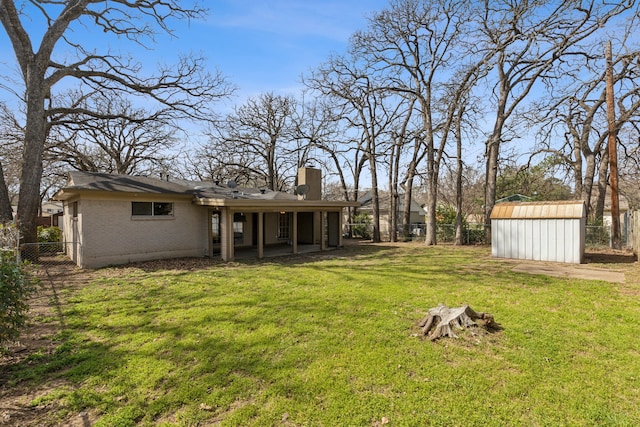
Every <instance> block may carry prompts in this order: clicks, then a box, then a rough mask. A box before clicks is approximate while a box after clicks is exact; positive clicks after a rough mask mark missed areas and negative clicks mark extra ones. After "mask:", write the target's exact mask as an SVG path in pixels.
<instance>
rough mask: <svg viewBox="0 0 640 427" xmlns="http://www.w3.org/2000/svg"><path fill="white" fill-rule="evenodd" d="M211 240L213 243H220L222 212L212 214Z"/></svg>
mask: <svg viewBox="0 0 640 427" xmlns="http://www.w3.org/2000/svg"><path fill="white" fill-rule="evenodd" d="M211 238H212V242H213V243H220V212H213V213H212V214H211Z"/></svg>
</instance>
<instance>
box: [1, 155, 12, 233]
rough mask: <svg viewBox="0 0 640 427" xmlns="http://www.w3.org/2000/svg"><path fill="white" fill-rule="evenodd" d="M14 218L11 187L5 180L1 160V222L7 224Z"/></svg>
mask: <svg viewBox="0 0 640 427" xmlns="http://www.w3.org/2000/svg"><path fill="white" fill-rule="evenodd" d="M12 220H13V211H12V209H11V199H9V189H8V188H7V183H6V182H5V180H4V169H3V168H2V162H0V224H6V223H8V222H11V221H12Z"/></svg>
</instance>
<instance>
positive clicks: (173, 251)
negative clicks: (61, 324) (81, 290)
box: [64, 196, 209, 268]
mask: <svg viewBox="0 0 640 427" xmlns="http://www.w3.org/2000/svg"><path fill="white" fill-rule="evenodd" d="M132 201H156V202H172V203H173V216H168V217H135V216H132V215H131V202H132ZM71 203H72V202H70V203H65V218H69V220H67V219H65V227H64V231H65V240H66V241H77V240H76V239H79V236H82V241H81V242H80V243H81V248H82V249H81V254H79V256H77V257H76V258H77V259H76V263H78V265H80V266H82V267H85V268H96V267H102V266H106V265H112V264H124V263H128V262H135V261H145V260H152V259H162V258H176V257H198V256H205V255H207V254H208V251H209V242H208V235H209V234H208V221H209V216H208V210H207V208H205V207H202V206H196V205H194V204H192V202H191V200H190V199H174V200H172V199H171V198H168V197H165V196H160V199H157V200H156V199H149V200H144V199H140V198H135V200H132V199H115V200H114V199H87V198H83V199H82V200H80V201H79V202H78V217H77V219H76V220H73V219H71V218H70V217H71V215H67V211H70V207H67V206H66V205H67V204H68V205H69V206H71ZM69 213H71V212H69ZM67 222H68V224H67ZM74 236H77V237H76V238H74ZM72 259H73V258H72Z"/></svg>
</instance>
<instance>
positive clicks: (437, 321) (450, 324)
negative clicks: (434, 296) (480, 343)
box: [418, 304, 500, 341]
mask: <svg viewBox="0 0 640 427" xmlns="http://www.w3.org/2000/svg"><path fill="white" fill-rule="evenodd" d="M475 320H483V321H484V327H485V328H487V329H493V330H497V329H500V325H499V324H498V323H496V322H495V321H494V320H493V316H492V315H491V314H489V313H482V312H477V311H474V310H473V309H472V308H471V307H469V306H468V305H463V306H462V307H454V308H449V307H447V306H445V305H443V304H438V306H437V307H434V308H431V309H429V312H428V313H427V316H426V317H425V318H424V319H423V320H422V321H421V322H420V323H419V324H418V326H420V327H421V328H422V335H424V336H426V337H427V338H428V339H429V340H431V341H435V340H437V339H438V338H442V337H452V338H458V336H457V335H456V334H455V333H454V332H453V328H456V329H464V328H468V327H471V326H478V324H477V323H476V322H475ZM432 329H433V331H432V332H431V330H432Z"/></svg>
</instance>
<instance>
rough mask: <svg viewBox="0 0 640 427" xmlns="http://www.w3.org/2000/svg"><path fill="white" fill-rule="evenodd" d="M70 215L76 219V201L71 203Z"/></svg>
mask: <svg viewBox="0 0 640 427" xmlns="http://www.w3.org/2000/svg"><path fill="white" fill-rule="evenodd" d="M71 217H72V218H75V219H78V202H73V203H71Z"/></svg>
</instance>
